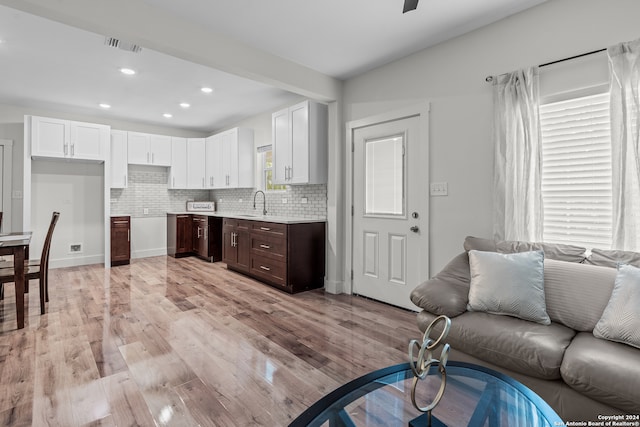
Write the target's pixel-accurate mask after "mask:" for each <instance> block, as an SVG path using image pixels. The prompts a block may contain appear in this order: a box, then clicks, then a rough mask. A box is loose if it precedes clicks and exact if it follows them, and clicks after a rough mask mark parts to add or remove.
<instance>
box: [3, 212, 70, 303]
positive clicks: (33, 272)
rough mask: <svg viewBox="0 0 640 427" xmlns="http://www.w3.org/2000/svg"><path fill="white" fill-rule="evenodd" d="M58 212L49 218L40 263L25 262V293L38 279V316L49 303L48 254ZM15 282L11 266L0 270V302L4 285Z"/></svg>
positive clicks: (58, 215)
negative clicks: (32, 281) (31, 281)
mask: <svg viewBox="0 0 640 427" xmlns="http://www.w3.org/2000/svg"><path fill="white" fill-rule="evenodd" d="M59 217H60V212H54V213H53V215H52V216H51V223H50V224H49V231H47V237H46V238H45V239H44V245H43V246H42V255H41V256H40V261H39V262H38V261H35V262H34V261H31V262H29V261H25V266H24V278H25V282H26V284H27V285H26V286H25V292H27V291H28V287H29V285H28V283H29V281H30V280H35V279H38V281H39V285H40V314H44V303H45V301H46V302H49V252H50V251H51V240H52V238H53V230H54V228H55V227H56V223H57V222H58V218H59ZM12 282H15V277H14V269H13V265H11V266H10V267H4V268H0V300H2V299H4V284H5V283H12Z"/></svg>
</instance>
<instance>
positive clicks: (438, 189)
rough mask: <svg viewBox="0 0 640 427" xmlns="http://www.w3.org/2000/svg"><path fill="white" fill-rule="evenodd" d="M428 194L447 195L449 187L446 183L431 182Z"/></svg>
mask: <svg viewBox="0 0 640 427" xmlns="http://www.w3.org/2000/svg"><path fill="white" fill-rule="evenodd" d="M430 190H431V191H430V193H429V194H431V195H432V196H447V195H449V185H448V184H447V183H446V182H432V183H431V185H430Z"/></svg>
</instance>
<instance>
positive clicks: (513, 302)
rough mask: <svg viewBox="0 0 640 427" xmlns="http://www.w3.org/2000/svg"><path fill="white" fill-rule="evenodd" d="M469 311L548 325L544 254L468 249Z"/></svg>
mask: <svg viewBox="0 0 640 427" xmlns="http://www.w3.org/2000/svg"><path fill="white" fill-rule="evenodd" d="M469 266H470V269H471V283H470V285H469V304H468V305H467V310H469V311H484V312H487V313H492V314H501V315H507V316H514V317H518V318H520V319H524V320H530V321H532V322H537V323H541V324H543V325H549V324H550V323H551V319H549V315H548V314H547V309H546V304H545V300H544V253H543V252H542V251H530V252H519V253H513V254H502V253H497V252H482V251H475V250H472V251H469Z"/></svg>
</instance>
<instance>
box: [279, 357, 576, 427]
mask: <svg viewBox="0 0 640 427" xmlns="http://www.w3.org/2000/svg"><path fill="white" fill-rule="evenodd" d="M413 378H414V375H413V372H412V370H411V366H410V364H409V363H403V364H400V365H395V366H390V367H388V368H384V369H380V370H378V371H374V372H371V373H369V374H366V375H364V376H362V377H360V378H357V379H355V380H353V381H351V382H349V383H347V384H345V385H343V386H341V387H339V388H338V389H336V390H334V391H333V392H331V393H329V394H328V395H326V396H325V397H323V398H322V399H320V400H319V401H317V402H316V403H315V404H313V405H312V406H311V407H310V408H309V409H307V410H306V411H304V412H303V413H302V414H301V415H300V416H299V417H298V418H296V419H295V420H294V421H293V422H292V423H291V424H290V425H289V426H290V427H302V426H329V427H347V426H381V427H382V426H384V427H391V426H410V427H418V426H424V427H426V426H428V425H429V424H428V422H429V421H428V419H427V414H422V413H421V412H420V411H418V410H417V409H415V407H414V406H413V404H412V403H411V388H412V383H413ZM440 384H441V376H440V373H439V372H438V369H437V366H432V367H431V368H430V370H429V374H428V375H427V377H426V378H425V379H424V380H420V381H419V382H418V385H417V388H416V402H417V403H418V404H419V405H421V406H425V405H426V404H428V403H430V402H431V401H433V399H434V397H435V396H436V394H437V393H438V390H439V389H440ZM421 402H424V403H423V404H421ZM431 425H432V426H490V427H494V426H527V427H535V426H541V427H542V426H548V427H553V426H558V425H563V423H562V420H561V419H560V417H559V416H558V415H557V414H556V413H555V412H554V411H553V409H551V407H550V406H549V405H548V404H547V403H546V402H545V401H543V400H542V399H541V398H540V397H539V396H538V395H537V394H535V393H534V392H533V391H531V390H529V389H528V388H527V387H526V386H524V385H523V384H521V383H519V382H518V381H516V380H514V379H513V378H510V377H508V376H506V375H504V374H501V373H499V372H496V371H493V370H491V369H487V368H484V367H482V366H478V365H473V364H470V363H463V362H449V363H447V381H446V388H445V391H444V395H443V397H442V399H441V400H440V402H439V403H438V404H437V406H436V407H435V409H433V412H432V418H431Z"/></svg>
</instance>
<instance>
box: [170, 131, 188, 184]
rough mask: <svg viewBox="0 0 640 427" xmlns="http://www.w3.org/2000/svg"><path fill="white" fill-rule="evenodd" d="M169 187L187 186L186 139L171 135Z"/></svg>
mask: <svg viewBox="0 0 640 427" xmlns="http://www.w3.org/2000/svg"><path fill="white" fill-rule="evenodd" d="M168 184H169V188H173V189H184V188H187V139H186V138H177V137H171V171H170V173H169V183H168Z"/></svg>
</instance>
